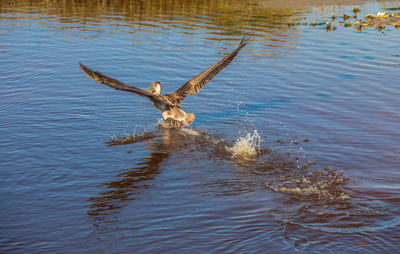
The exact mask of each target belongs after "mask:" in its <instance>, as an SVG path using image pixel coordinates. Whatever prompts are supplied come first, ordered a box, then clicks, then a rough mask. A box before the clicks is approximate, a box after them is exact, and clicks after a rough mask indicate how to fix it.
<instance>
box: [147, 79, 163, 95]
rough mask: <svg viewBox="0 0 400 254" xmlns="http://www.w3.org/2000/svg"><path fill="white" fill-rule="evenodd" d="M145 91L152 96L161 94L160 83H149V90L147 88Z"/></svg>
mask: <svg viewBox="0 0 400 254" xmlns="http://www.w3.org/2000/svg"><path fill="white" fill-rule="evenodd" d="M147 91H148V92H149V93H152V94H154V95H160V93H161V84H160V82H158V81H154V82H153V83H151V85H150V86H149V88H147Z"/></svg>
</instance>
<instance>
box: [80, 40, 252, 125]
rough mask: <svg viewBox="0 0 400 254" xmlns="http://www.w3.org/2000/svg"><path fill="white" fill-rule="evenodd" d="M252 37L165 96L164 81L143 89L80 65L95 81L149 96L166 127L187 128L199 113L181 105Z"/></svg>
mask: <svg viewBox="0 0 400 254" xmlns="http://www.w3.org/2000/svg"><path fill="white" fill-rule="evenodd" d="M250 38H251V35H249V34H245V35H244V36H243V37H242V40H241V41H240V43H239V45H238V46H237V47H236V48H235V49H234V50H232V51H231V52H230V53H229V54H228V55H226V56H225V57H224V58H222V59H221V60H220V61H218V62H217V63H216V64H214V65H213V66H211V67H209V68H208V69H206V70H204V71H203V72H201V73H200V74H198V75H197V76H196V77H194V78H193V79H191V80H189V81H188V82H186V83H185V84H184V85H183V86H182V87H180V88H179V89H178V90H176V91H175V92H173V93H170V94H163V95H161V83H160V82H158V81H154V82H153V83H152V84H151V85H150V86H149V87H148V88H147V89H145V90H143V89H140V88H137V87H134V86H128V85H126V84H124V83H122V82H120V81H118V80H116V79H112V78H110V77H107V76H105V75H103V74H101V73H100V72H96V71H92V70H90V69H89V68H88V67H86V66H85V65H83V64H82V63H81V62H79V66H80V68H81V69H82V71H83V72H84V73H85V74H86V75H87V76H88V77H89V78H91V79H92V80H94V81H95V82H98V83H101V84H105V85H107V86H109V87H112V88H114V89H117V90H123V91H128V92H132V93H136V94H138V95H140V96H142V97H146V98H147V99H149V100H150V101H151V103H153V105H154V106H155V107H156V109H157V110H158V111H160V113H161V115H162V116H163V118H164V123H163V126H165V127H171V128H176V127H184V126H187V125H190V124H191V123H193V121H194V120H195V115H194V114H193V113H187V112H185V111H183V110H182V109H181V108H180V104H181V103H182V101H183V100H184V99H185V97H186V96H187V95H190V96H193V95H195V94H196V93H198V92H200V90H201V89H202V88H203V87H204V86H205V85H206V84H207V83H208V82H210V81H211V80H212V79H213V78H214V77H215V76H216V75H217V74H218V73H219V72H221V71H222V70H223V69H225V68H226V67H227V66H228V65H229V64H230V63H231V62H232V61H233V59H234V58H235V57H236V55H237V54H238V53H239V51H240V50H241V49H242V48H243V47H244V46H246V45H247V43H248V42H249V40H250Z"/></svg>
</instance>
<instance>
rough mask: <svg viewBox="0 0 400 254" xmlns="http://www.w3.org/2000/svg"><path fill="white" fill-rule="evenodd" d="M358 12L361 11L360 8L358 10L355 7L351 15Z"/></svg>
mask: <svg viewBox="0 0 400 254" xmlns="http://www.w3.org/2000/svg"><path fill="white" fill-rule="evenodd" d="M360 11H361V10H360V8H358V7H357V6H354V7H353V13H354V14H356V13H359V12H360Z"/></svg>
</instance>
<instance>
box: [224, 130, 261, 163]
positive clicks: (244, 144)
mask: <svg viewBox="0 0 400 254" xmlns="http://www.w3.org/2000/svg"><path fill="white" fill-rule="evenodd" d="M261 142H262V139H261V137H260V135H259V134H258V131H257V130H254V131H253V133H247V135H246V136H245V137H240V138H238V139H237V140H236V142H235V144H234V145H233V147H226V149H227V151H228V152H230V153H231V154H232V158H235V159H242V160H249V159H253V158H255V157H256V156H257V154H258V152H259V150H260V148H261Z"/></svg>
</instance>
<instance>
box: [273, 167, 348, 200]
mask: <svg viewBox="0 0 400 254" xmlns="http://www.w3.org/2000/svg"><path fill="white" fill-rule="evenodd" d="M279 180H280V183H278V182H276V181H275V182H274V181H269V182H267V183H265V187H266V188H268V189H271V190H273V191H276V192H284V193H287V194H294V195H297V196H299V197H309V198H312V199H316V200H336V201H338V200H348V199H350V197H349V195H348V194H347V193H346V192H345V191H344V190H343V189H342V186H343V185H345V184H346V183H347V181H348V179H347V178H344V177H343V172H342V171H337V170H334V169H330V168H325V170H324V171H322V170H319V169H318V170H316V171H310V172H308V173H305V172H303V173H302V174H299V175H294V174H290V175H287V176H286V177H285V176H282V177H281V179H279Z"/></svg>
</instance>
